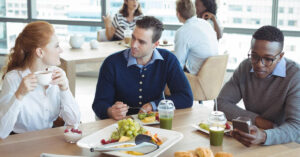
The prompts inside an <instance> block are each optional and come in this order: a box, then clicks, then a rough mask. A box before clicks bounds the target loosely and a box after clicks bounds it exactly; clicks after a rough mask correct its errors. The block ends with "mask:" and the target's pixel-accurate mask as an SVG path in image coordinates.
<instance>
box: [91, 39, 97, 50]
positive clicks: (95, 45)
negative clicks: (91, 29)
mask: <svg viewBox="0 0 300 157" xmlns="http://www.w3.org/2000/svg"><path fill="white" fill-rule="evenodd" d="M98 45H99V44H98V41H97V40H91V41H90V46H91V49H97V48H98Z"/></svg>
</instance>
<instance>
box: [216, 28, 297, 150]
mask: <svg viewBox="0 0 300 157" xmlns="http://www.w3.org/2000/svg"><path fill="white" fill-rule="evenodd" d="M283 43H284V36H283V34H282V32H281V31H280V30H279V29H278V28H276V27H273V26H263V27H261V28H259V29H258V30H257V31H256V32H255V33H254V34H253V36H252V41H251V48H250V51H249V54H248V56H249V59H246V60H244V61H243V62H242V63H241V64H240V65H239V67H238V68H237V69H236V70H235V72H234V74H233V76H232V77H231V79H230V80H229V81H228V82H227V83H226V84H225V85H224V87H223V89H222V90H221V92H220V94H219V96H218V108H219V110H221V111H224V113H225V114H226V117H227V119H228V120H232V119H234V118H237V117H238V116H243V117H249V118H250V119H251V120H252V124H254V125H253V126H250V134H248V133H244V132H242V131H240V130H238V129H235V130H233V132H232V135H233V137H234V138H236V139H237V140H238V141H240V142H241V143H242V144H244V145H246V146H251V145H256V144H263V145H274V144H283V143H289V142H297V143H300V131H299V128H300V114H299V113H300V105H299V104H300V65H299V64H297V63H295V62H294V61H292V60H289V59H287V58H284V57H283V55H284V52H283V51H282V50H283ZM241 99H243V102H244V105H245V109H246V110H244V109H241V108H240V107H238V106H237V103H238V102H239V101H240V100H241ZM258 128H261V129H258Z"/></svg>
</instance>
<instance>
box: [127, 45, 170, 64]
mask: <svg viewBox="0 0 300 157" xmlns="http://www.w3.org/2000/svg"><path fill="white" fill-rule="evenodd" d="M124 55H125V58H126V59H127V67H129V66H131V65H135V66H137V67H139V68H143V67H146V66H148V65H150V64H152V63H154V61H155V60H164V58H163V57H162V56H161V55H160V53H159V52H158V51H157V49H154V51H153V55H152V58H151V60H150V61H149V62H148V63H147V64H146V65H140V64H137V61H136V58H135V57H133V56H132V55H131V49H127V50H125V52H124Z"/></svg>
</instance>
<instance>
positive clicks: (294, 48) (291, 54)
mask: <svg viewBox="0 0 300 157" xmlns="http://www.w3.org/2000/svg"><path fill="white" fill-rule="evenodd" d="M284 40H285V41H284V44H285V45H284V48H283V51H284V52H285V53H284V56H285V57H286V58H289V59H291V60H294V61H296V62H298V63H300V53H299V51H300V46H299V43H300V38H299V37H285V38H284Z"/></svg>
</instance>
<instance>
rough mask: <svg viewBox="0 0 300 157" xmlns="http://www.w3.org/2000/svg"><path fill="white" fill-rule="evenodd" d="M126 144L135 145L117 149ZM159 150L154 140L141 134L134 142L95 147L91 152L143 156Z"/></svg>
mask: <svg viewBox="0 0 300 157" xmlns="http://www.w3.org/2000/svg"><path fill="white" fill-rule="evenodd" d="M125 144H129V145H135V146H132V147H124V148H115V147H117V146H122V145H125ZM157 149H159V146H158V145H157V144H154V143H152V138H151V137H150V136H147V135H143V134H139V135H137V136H136V138H135V141H134V142H118V143H111V144H106V145H104V146H103V147H94V148H91V149H90V151H91V152H94V151H99V152H108V151H136V152H140V153H143V154H149V153H151V152H153V151H155V150H157Z"/></svg>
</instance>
